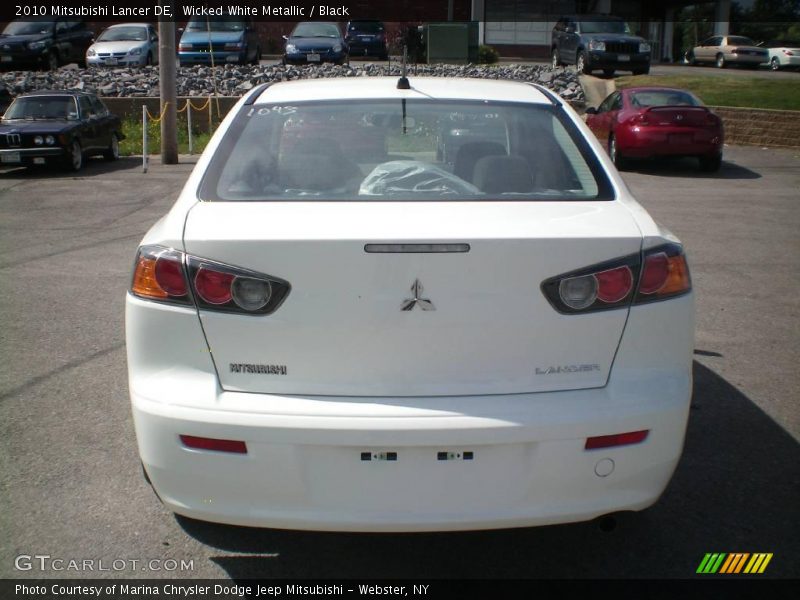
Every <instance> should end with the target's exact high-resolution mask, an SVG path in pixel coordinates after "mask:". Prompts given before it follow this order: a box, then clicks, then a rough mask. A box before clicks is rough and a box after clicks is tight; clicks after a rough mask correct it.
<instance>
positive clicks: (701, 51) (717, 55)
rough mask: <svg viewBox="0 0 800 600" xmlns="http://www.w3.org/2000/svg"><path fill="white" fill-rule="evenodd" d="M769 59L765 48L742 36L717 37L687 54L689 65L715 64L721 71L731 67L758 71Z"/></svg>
mask: <svg viewBox="0 0 800 600" xmlns="http://www.w3.org/2000/svg"><path fill="white" fill-rule="evenodd" d="M767 59H768V53H767V51H766V50H765V49H764V48H760V47H758V46H757V45H756V43H755V42H754V41H753V40H751V39H750V38H747V37H744V36H741V35H715V36H713V37H710V38H708V39H707V40H705V41H703V42H702V43H701V44H700V45H699V46H695V47H694V48H692V49H691V50H689V51H688V52H687V53H686V61H687V62H688V63H689V64H692V65H699V64H704V63H705V64H713V65H716V66H717V68H719V69H724V68H725V67H727V66H729V65H739V66H743V67H748V68H750V69H757V68H758V67H759V65H760V64H762V63H765V62H767Z"/></svg>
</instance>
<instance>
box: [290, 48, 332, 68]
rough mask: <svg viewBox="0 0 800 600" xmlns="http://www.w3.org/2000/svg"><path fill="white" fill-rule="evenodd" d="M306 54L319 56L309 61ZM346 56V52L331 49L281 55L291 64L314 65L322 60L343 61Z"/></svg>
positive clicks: (322, 61)
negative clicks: (317, 58) (329, 50)
mask: <svg viewBox="0 0 800 600" xmlns="http://www.w3.org/2000/svg"><path fill="white" fill-rule="evenodd" d="M308 54H316V55H317V56H319V60H312V61H309V60H308ZM346 58H347V53H346V52H333V51H331V52H319V53H314V52H305V51H302V52H297V53H294V54H284V55H283V60H284V62H286V64H291V65H316V64H319V63H324V62H333V63H337V62H342V61H344V60H345V59H346Z"/></svg>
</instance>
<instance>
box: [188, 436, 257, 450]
mask: <svg viewBox="0 0 800 600" xmlns="http://www.w3.org/2000/svg"><path fill="white" fill-rule="evenodd" d="M180 438H181V443H183V445H184V446H186V447H187V448H193V449H195V450H213V451H215V452H232V453H234V454H247V444H245V443H244V442H240V441H238V440H218V439H214V438H204V437H197V436H194V435H181V436H180Z"/></svg>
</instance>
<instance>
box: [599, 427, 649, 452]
mask: <svg viewBox="0 0 800 600" xmlns="http://www.w3.org/2000/svg"><path fill="white" fill-rule="evenodd" d="M649 433H650V431H649V430H648V429H644V430H642V431H629V432H627V433H615V434H614V435H600V436H597V437H590V438H587V439H586V444H585V445H584V449H585V450H598V449H600V448H613V447H614V446H629V445H631V444H641V443H642V442H643V441H645V440H646V439H647V435H648V434H649Z"/></svg>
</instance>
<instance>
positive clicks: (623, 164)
mask: <svg viewBox="0 0 800 600" xmlns="http://www.w3.org/2000/svg"><path fill="white" fill-rule="evenodd" d="M608 155H609V156H610V157H611V162H613V163H614V166H615V167H617V169H618V170H619V171H624V170H625V169H626V168H627V167H628V161H627V159H626V158H625V157H623V156H622V154H620V152H619V148H617V138H616V137H614V136H613V135H611V136H610V137H609V138H608Z"/></svg>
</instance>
